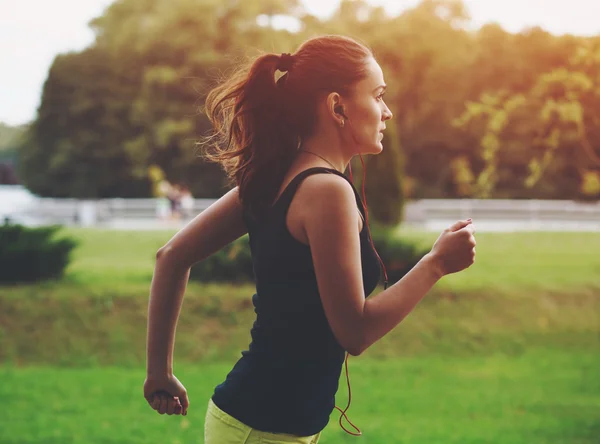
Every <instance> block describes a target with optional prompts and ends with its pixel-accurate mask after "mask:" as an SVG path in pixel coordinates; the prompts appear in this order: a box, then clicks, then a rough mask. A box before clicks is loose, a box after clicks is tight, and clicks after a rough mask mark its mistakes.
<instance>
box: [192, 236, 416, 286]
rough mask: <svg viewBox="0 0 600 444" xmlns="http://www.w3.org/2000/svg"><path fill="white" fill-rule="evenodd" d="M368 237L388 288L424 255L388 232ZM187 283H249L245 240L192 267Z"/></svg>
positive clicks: (237, 241)
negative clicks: (190, 280)
mask: <svg viewBox="0 0 600 444" xmlns="http://www.w3.org/2000/svg"><path fill="white" fill-rule="evenodd" d="M372 235H373V243H374V244H375V248H376V249H377V252H378V253H379V256H380V257H381V259H382V260H383V262H384V264H385V266H386V270H387V273H388V281H389V284H390V285H391V284H393V283H394V282H397V281H398V280H400V279H401V278H402V276H404V275H405V274H406V273H408V271H409V270H410V269H411V268H412V267H414V266H415V264H416V263H417V262H418V261H419V260H420V259H421V258H422V257H423V256H424V255H425V254H426V253H427V252H426V251H419V249H418V248H417V247H416V246H415V245H413V244H410V243H408V242H407V241H406V240H404V239H400V238H398V237H396V236H394V235H393V234H392V230H391V229H383V228H379V229H374V230H373V232H372ZM190 279H192V280H199V281H202V282H232V283H247V282H252V281H253V279H254V275H253V271H252V258H251V256H250V246H249V245H248V237H247V236H244V237H242V238H240V239H238V240H236V241H235V242H232V243H231V244H229V245H228V246H227V247H225V248H224V249H222V250H221V251H219V252H217V253H215V254H213V255H212V256H211V257H209V258H208V259H206V260H204V261H202V262H200V263H198V264H196V265H194V266H193V267H192V270H191V273H190Z"/></svg>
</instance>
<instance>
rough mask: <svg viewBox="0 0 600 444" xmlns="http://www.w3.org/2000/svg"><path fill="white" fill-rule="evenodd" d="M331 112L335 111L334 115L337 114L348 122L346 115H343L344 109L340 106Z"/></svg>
mask: <svg viewBox="0 0 600 444" xmlns="http://www.w3.org/2000/svg"><path fill="white" fill-rule="evenodd" d="M333 110H334V111H335V113H336V114H339V115H340V116H342V117H343V118H344V119H346V120H348V116H346V114H344V107H343V106H342V105H338V106H336V107H335V108H334V109H333Z"/></svg>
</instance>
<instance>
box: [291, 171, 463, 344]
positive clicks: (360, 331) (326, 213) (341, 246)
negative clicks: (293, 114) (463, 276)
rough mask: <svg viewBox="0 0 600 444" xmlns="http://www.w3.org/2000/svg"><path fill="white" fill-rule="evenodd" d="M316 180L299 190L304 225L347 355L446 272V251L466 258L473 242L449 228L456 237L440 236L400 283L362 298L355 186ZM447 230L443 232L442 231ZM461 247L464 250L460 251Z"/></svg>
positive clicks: (394, 321) (381, 332) (398, 317)
mask: <svg viewBox="0 0 600 444" xmlns="http://www.w3.org/2000/svg"><path fill="white" fill-rule="evenodd" d="M319 180H320V183H319V184H318V185H317V183H316V181H314V180H313V181H309V180H307V181H306V186H305V187H304V189H302V188H301V189H300V190H299V192H300V193H303V197H302V199H303V202H305V203H306V205H307V206H309V207H310V211H306V212H305V213H304V228H305V231H306V234H307V237H308V239H309V244H310V247H311V253H312V257H313V262H314V266H315V273H316V276H317V283H318V287H319V293H320V295H321V299H322V303H323V308H324V310H325V314H326V316H327V319H328V321H329V324H330V325H331V328H332V330H333V333H334V335H335V337H336V339H337V340H338V342H339V343H340V345H341V346H342V347H344V349H345V350H347V351H348V352H349V353H350V354H352V355H359V354H361V353H362V352H363V351H364V350H366V349H367V348H368V347H370V346H371V345H372V344H373V343H375V342H376V341H378V340H379V339H380V338H382V337H383V336H385V335H386V334H387V333H388V332H389V331H391V330H392V329H393V328H394V327H396V326H397V325H398V324H399V323H400V322H401V321H402V320H403V319H404V318H405V317H406V316H407V315H408V314H409V313H410V312H411V311H412V310H413V308H414V307H415V306H416V305H417V304H418V303H419V301H421V299H423V297H424V296H425V295H426V294H427V293H428V292H429V290H431V288H432V287H433V286H434V285H435V284H436V282H437V281H438V280H439V279H440V278H441V277H442V276H443V275H444V274H446V273H447V272H449V271H448V270H449V268H448V267H446V266H444V265H445V264H444V257H443V256H444V254H443V253H444V252H446V253H447V252H451V253H452V252H453V253H455V254H457V256H456V258H457V259H460V260H463V261H464V262H468V260H469V258H471V259H472V257H471V253H470V249H472V247H468V243H469V242H470V236H472V232H470V231H468V232H465V233H464V234H460V235H458V232H457V233H453V234H452V235H458V236H460V238H458V237H454V238H452V239H451V241H452V242H448V239H447V238H446V237H444V239H443V241H442V243H441V244H442V245H438V246H437V248H436V246H434V249H433V250H432V252H431V253H429V254H427V255H426V256H425V257H424V258H423V259H422V260H421V261H420V262H419V263H418V264H417V265H416V266H415V267H414V268H413V269H412V270H411V271H410V272H409V273H408V274H407V275H406V276H404V278H402V279H401V280H400V281H399V282H397V283H396V284H394V285H393V286H391V287H390V288H388V289H387V290H385V291H383V292H381V293H380V294H379V295H377V296H375V297H373V298H369V299H365V295H364V290H363V280H362V267H361V259H360V257H361V256H360V239H359V233H358V231H357V226H358V225H359V223H358V217H359V216H358V215H357V212H356V201H355V196H354V191H353V190H352V188H351V187H350V185H349V184H348V183H347V182H346V181H345V180H344V179H342V178H339V177H336V176H321V177H320V178H319ZM311 184H312V185H311ZM463 225H464V224H463ZM449 234H450V231H448V232H444V233H443V234H442V236H447V235H449ZM439 242H440V241H439V240H438V243H436V244H439ZM463 244H464V248H463ZM473 246H474V245H473ZM440 247H441V250H440ZM459 247H460V248H462V250H460V251H458V248H459ZM455 250H456V251H455ZM463 250H464V251H465V252H466V253H463ZM467 256H469V257H467ZM471 263H472V262H471ZM469 265H470V264H469Z"/></svg>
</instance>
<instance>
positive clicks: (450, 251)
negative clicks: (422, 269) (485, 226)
mask: <svg viewBox="0 0 600 444" xmlns="http://www.w3.org/2000/svg"><path fill="white" fill-rule="evenodd" d="M474 234H475V227H474V225H473V222H472V220H471V219H467V220H460V221H458V222H456V223H454V224H453V225H452V226H450V227H448V228H446V229H445V230H444V231H443V232H442V233H441V234H440V236H439V237H438V239H437V240H436V241H435V243H434V244H433V247H432V249H431V252H430V253H429V254H430V255H431V258H432V259H433V261H434V263H435V264H436V268H437V269H438V272H439V274H440V275H441V276H445V275H447V274H451V273H457V272H459V271H462V270H464V269H465V268H468V267H470V266H471V265H472V264H473V263H474V262H475V245H476V242H475V236H474Z"/></svg>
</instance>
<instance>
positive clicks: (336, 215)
mask: <svg viewBox="0 0 600 444" xmlns="http://www.w3.org/2000/svg"><path fill="white" fill-rule="evenodd" d="M294 200H295V202H294V205H295V207H296V209H297V211H298V213H297V214H300V217H301V219H302V222H303V225H304V228H305V230H307V229H310V227H311V226H312V227H314V226H317V225H318V226H320V227H331V228H334V227H335V226H336V225H338V224H340V223H350V224H356V223H358V224H359V225H360V222H359V218H360V216H359V214H358V211H357V207H356V198H355V194H354V189H353V188H352V185H351V184H350V183H349V182H348V181H347V180H346V179H344V178H343V177H340V176H338V175H335V174H314V175H312V176H309V177H307V178H306V179H304V181H303V182H302V184H301V185H300V187H299V188H298V191H297V193H296V196H295V198H294ZM355 226H357V225H355Z"/></svg>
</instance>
